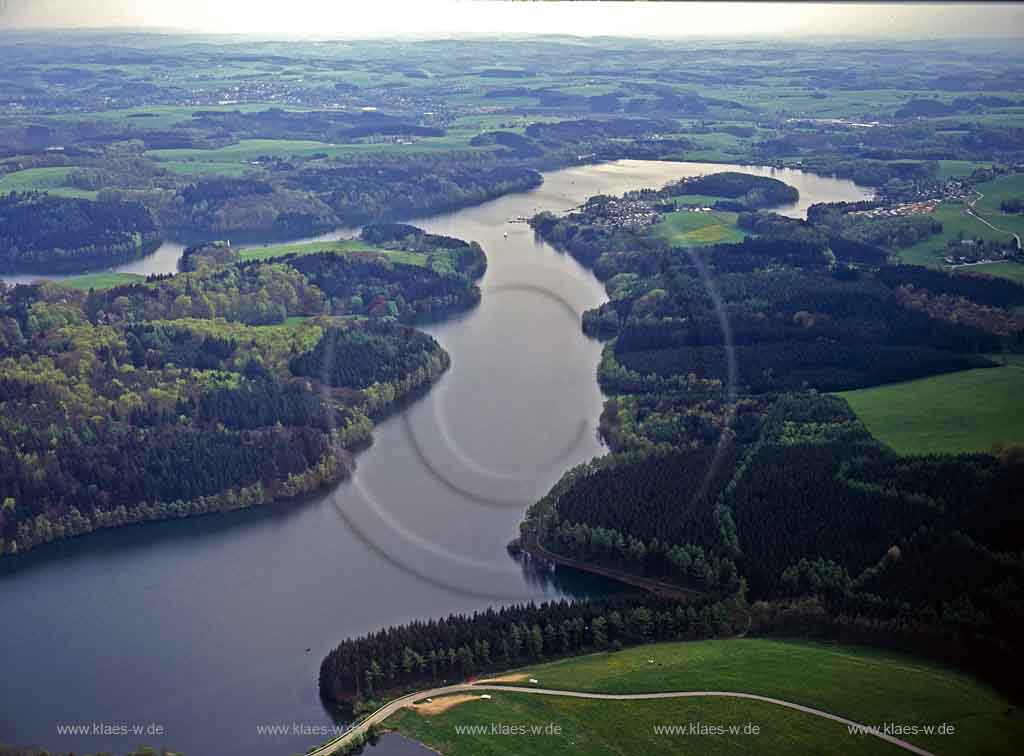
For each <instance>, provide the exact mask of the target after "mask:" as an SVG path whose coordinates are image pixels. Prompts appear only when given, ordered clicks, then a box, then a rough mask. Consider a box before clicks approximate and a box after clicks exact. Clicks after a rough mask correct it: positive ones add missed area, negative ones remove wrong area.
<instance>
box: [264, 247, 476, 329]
mask: <svg viewBox="0 0 1024 756" xmlns="http://www.w3.org/2000/svg"><path fill="white" fill-rule="evenodd" d="M477 249H478V248H477ZM446 260H447V258H446ZM282 263H284V264H285V265H288V266H289V267H291V268H294V269H295V270H297V271H299V272H300V273H301V274H302V275H303V276H304V277H305V279H306V280H308V281H309V282H310V283H311V284H312V285H314V286H316V288H317V289H318V290H319V291H321V292H323V295H324V296H325V297H326V299H327V306H328V308H329V312H331V313H332V314H335V315H366V316H369V317H374V318H380V317H393V318H397V319H399V320H401V321H403V322H416V321H422V320H432V319H436V318H439V317H443V316H445V315H447V314H449V313H451V312H455V311H458V310H464V309H467V308H469V307H472V306H473V305H475V304H477V302H479V301H480V289H479V288H478V287H477V286H476V284H474V283H473V282H472V280H471V279H470V278H469V277H468V276H467V275H464V274H462V273H455V272H450V271H445V270H442V271H441V272H439V271H436V270H433V269H432V268H430V267H425V266H420V265H407V264H404V263H397V262H391V261H388V260H385V259H382V258H380V257H377V256H373V255H369V256H357V255H344V256H343V255H335V254H331V253H320V254H312V255H301V256H296V257H287V258H284V259H282ZM445 267H448V266H447V263H446V265H445Z"/></svg>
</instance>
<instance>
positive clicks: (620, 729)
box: [387, 693, 904, 756]
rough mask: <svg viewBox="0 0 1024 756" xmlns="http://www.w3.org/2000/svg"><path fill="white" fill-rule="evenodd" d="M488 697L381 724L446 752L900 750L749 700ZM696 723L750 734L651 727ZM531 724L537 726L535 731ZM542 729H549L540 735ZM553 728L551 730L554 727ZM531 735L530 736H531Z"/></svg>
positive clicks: (600, 754)
mask: <svg viewBox="0 0 1024 756" xmlns="http://www.w3.org/2000/svg"><path fill="white" fill-rule="evenodd" d="M492 696H493V697H492V699H491V700H490V701H485V700H476V701H468V702H466V703H463V704H460V705H459V706H458V707H457V708H454V709H450V710H448V711H446V712H444V713H443V714H438V715H434V716H423V715H421V714H419V713H416V712H413V711H409V710H405V711H402V712H400V713H399V714H397V715H395V716H393V717H391V718H390V719H389V720H388V723H387V724H388V726H393V727H396V728H397V729H398V731H399V732H401V733H402V734H403V735H406V736H408V737H410V738H414V739H416V740H418V741H420V742H422V743H425V744H426V745H427V746H429V747H431V748H434V749H436V750H438V751H440V752H441V753H443V754H446V755H450V756H489V755H490V754H495V755H496V756H497V755H499V754H500V755H501V756H504V755H505V754H516V756H533V755H534V754H536V756H549V755H550V754H582V755H584V756H624V755H625V754H670V753H671V754H701V756H731V755H732V754H755V753H756V754H786V753H793V754H796V753H805V754H812V753H813V754H819V753H836V754H838V753H842V754H849V756H869V755H874V754H879V755H883V754H892V755H893V756H896V754H900V753H904V751H902V750H900V749H898V748H896V747H895V746H892V745H889V744H887V743H883V742H882V741H880V740H879V739H878V738H873V737H865V736H851V735H849V734H848V733H847V729H846V727H845V726H844V725H841V724H839V723H837V722H829V721H827V720H824V719H821V718H818V717H812V716H809V715H806V714H802V713H800V712H796V711H790V710H788V709H783V708H780V707H777V706H772V705H771V704H764V703H759V702H756V701H740V700H728V699H692V700H687V699H679V700H667V701H586V700H582V699H566V698H563V699H557V698H542V697H540V696H530V695H526V694H523V693H519V694H516V693H494V694H492ZM691 723H701V724H704V725H709V726H722V727H725V728H730V727H737V728H740V732H742V730H743V728H744V727H749V726H750V725H753V726H756V727H757V728H758V731H757V734H753V730H752V728H750V729H751V734H745V735H736V736H730V735H684V734H675V735H672V734H665V733H664V732H661V733H659V732H656V731H655V728H656V727H661V726H684V727H685V726H689V725H690V724H691ZM495 725H496V726H498V727H499V728H500V727H501V726H503V725H504V726H507V727H510V728H516V727H521V728H524V730H525V732H523V733H522V734H515V735H512V734H506V735H500V734H473V735H467V734H460V733H459V732H457V731H456V727H459V728H463V727H474V726H475V727H478V728H481V729H483V730H485V731H486V730H490V728H492V727H494V726H495ZM533 728H537V729H536V730H534V729H533ZM545 728H548V729H547V731H546V732H545ZM555 728H558V729H557V730H556V729H555ZM534 733H537V734H534Z"/></svg>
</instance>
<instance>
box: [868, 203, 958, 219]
mask: <svg viewBox="0 0 1024 756" xmlns="http://www.w3.org/2000/svg"><path fill="white" fill-rule="evenodd" d="M940 201H941V200H938V199H926V200H919V201H917V202H901V203H898V204H895V205H884V206H883V207H875V208H872V209H871V210H854V211H853V212H851V213H850V215H859V216H863V217H865V218H899V217H901V216H905V215H928V214H929V213H931V212H932V211H933V210H934V209H935V208H936V207H938V205H939V202H940Z"/></svg>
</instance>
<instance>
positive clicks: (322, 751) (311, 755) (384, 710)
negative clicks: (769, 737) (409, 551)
mask: <svg viewBox="0 0 1024 756" xmlns="http://www.w3.org/2000/svg"><path fill="white" fill-rule="evenodd" d="M478 690H489V691H504V692H506V693H530V694H533V695H542V696H565V697H568V698H590V699H597V700H602V701H649V700H653V699H663V698H743V699H746V700H749V701H760V702H761V703H769V704H774V705H775V706H783V707H785V708H787V709H793V710H795V711H799V712H802V713H804V714H810V715H812V716H815V717H821V718H822V719H830V720H832V721H833V722H839V723H840V724H843V725H846V726H847V727H866V726H865V725H863V724H861V723H860V722H855V721H853V720H852V719H846V718H845V717H840V716H838V715H836V714H830V713H829V712H827V711H822V710H821V709H815V708H812V707H810V706H804V705H802V704H798V703H793V702H792V701H783V700H782V699H780V698H769V697H768V696H759V695H757V694H756V693H734V692H731V691H723V690H688V691H673V692H668V693H583V692H580V691H576V690H551V689H549V688H526V687H522V686H516V685H489V684H487V683H485V682H481V683H458V684H455V685H445V686H443V687H440V688H431V689H429V690H420V691H417V692H415V693H409V694H408V695H405V696H402V697H401V698H396V699H394V700H393V701H389V702H388V703H386V704H384V705H383V706H381V707H380V708H379V709H377V710H376V711H375V712H373V713H372V714H370V715H369V716H368V717H366V718H365V719H363V720H362V721H361V722H360V723H359V724H357V725H356V726H355V727H353V728H352V729H351V730H348V731H347V732H346V733H345V734H343V735H340V736H338V737H337V738H335V739H334V740H332V741H331V742H329V743H326V744H324V745H322V746H320V747H319V748H317V749H315V750H312V751H309V752H308V754H307V756H329V754H333V753H334V752H335V751H336V750H338V749H339V748H341V747H342V746H343V745H345V744H346V743H347V742H348V741H349V740H350V739H351V738H353V737H355V736H356V735H357V734H359V733H363V734H365V733H366V731H367V730H369V729H370V727H371V726H372V725H375V724H380V723H381V722H383V721H384V720H385V719H387V718H388V717H390V716H391V715H392V714H394V713H396V712H397V711H398V710H399V709H402V708H404V707H406V706H409V705H410V704H413V703H415V702H416V701H421V700H423V699H424V698H436V697H438V696H445V695H449V694H452V693H467V692H471V691H478ZM864 734H866V735H873V736H874V737H876V738H879V739H881V740H884V741H886V742H887V743H891V744H893V745H894V746H897V747H898V748H902V749H903V750H905V751H910V752H911V753H916V754H918V756H935V754H933V753H932V752H931V751H927V750H925V749H924V748H920V747H918V746H916V745H914V744H913V743H908V742H907V741H905V740H901V739H900V738H897V737H893V736H892V735H886V734H885V733H884V732H881V731H878V730H869V729H865V730H864ZM851 737H856V736H852V735H851Z"/></svg>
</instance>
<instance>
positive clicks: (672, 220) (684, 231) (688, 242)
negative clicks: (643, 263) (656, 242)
mask: <svg viewBox="0 0 1024 756" xmlns="http://www.w3.org/2000/svg"><path fill="white" fill-rule="evenodd" d="M651 233H653V234H654V235H655V236H659V237H661V238H662V239H666V240H667V241H668V242H669V243H670V244H672V245H674V246H678V247H699V246H702V245H705V244H719V243H731V242H738V241H741V240H742V239H743V237H744V236H746V234H745V233H744V232H743V231H741V230H740V229H738V228H737V227H736V213H728V212H722V211H717V210H716V211H713V212H710V213H697V212H690V211H685V210H683V211H679V212H676V213H670V214H668V215H666V216H665V218H664V220H662V221H661V222H660V223H657V224H655V225H654V226H652V227H651Z"/></svg>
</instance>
